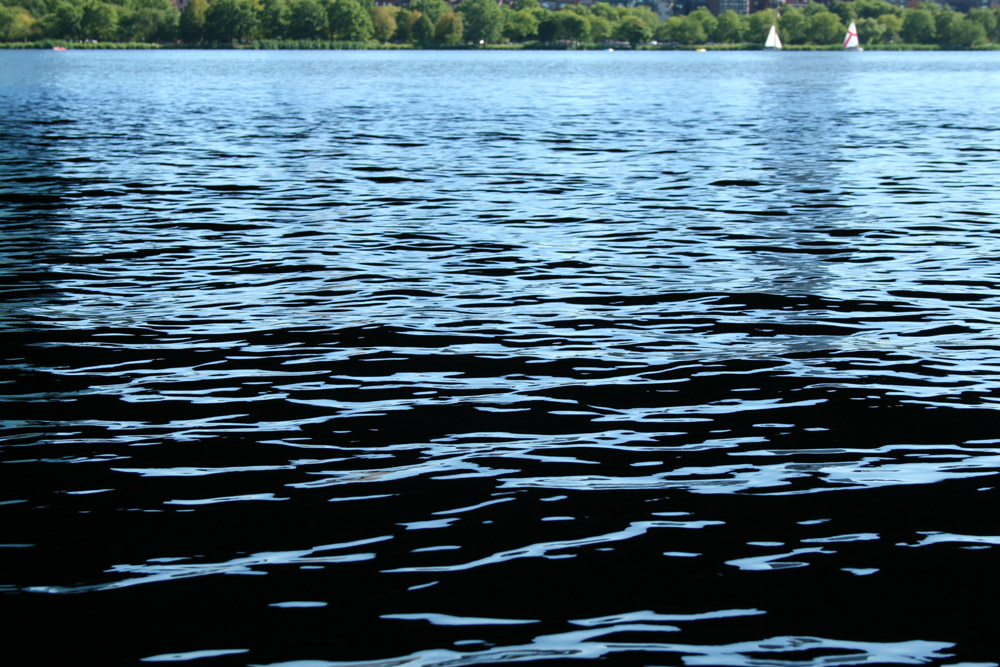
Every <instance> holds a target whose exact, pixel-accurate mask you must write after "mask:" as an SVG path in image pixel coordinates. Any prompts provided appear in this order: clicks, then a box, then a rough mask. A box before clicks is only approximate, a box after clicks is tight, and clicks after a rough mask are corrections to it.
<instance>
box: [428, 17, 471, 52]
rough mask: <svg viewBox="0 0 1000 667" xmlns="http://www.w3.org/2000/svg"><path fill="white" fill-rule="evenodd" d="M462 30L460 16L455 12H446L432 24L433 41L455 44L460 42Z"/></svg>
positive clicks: (447, 44)
mask: <svg viewBox="0 0 1000 667" xmlns="http://www.w3.org/2000/svg"><path fill="white" fill-rule="evenodd" d="M463 30H464V26H463V25H462V17H461V16H460V15H459V14H457V13H455V12H448V13H447V14H445V15H444V16H442V17H441V18H439V19H438V21H437V24H436V25H435V26H434V41H435V42H437V43H438V44H443V45H445V46H457V45H459V44H461V43H462V31H463Z"/></svg>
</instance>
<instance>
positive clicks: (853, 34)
mask: <svg viewBox="0 0 1000 667" xmlns="http://www.w3.org/2000/svg"><path fill="white" fill-rule="evenodd" d="M844 48H845V49H849V50H851V51H864V49H863V48H862V47H861V44H860V43H859V42H858V26H856V25H854V21H851V26H850V27H849V28H848V29H847V34H846V35H845V36H844Z"/></svg>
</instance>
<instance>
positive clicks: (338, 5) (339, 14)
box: [296, 0, 434, 42]
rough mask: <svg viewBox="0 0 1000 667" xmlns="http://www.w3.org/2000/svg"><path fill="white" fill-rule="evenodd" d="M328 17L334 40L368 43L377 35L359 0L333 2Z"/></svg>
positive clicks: (369, 16)
mask: <svg viewBox="0 0 1000 667" xmlns="http://www.w3.org/2000/svg"><path fill="white" fill-rule="evenodd" d="M299 1H300V0H296V2H299ZM328 15H329V21H330V31H331V32H332V33H333V38H334V39H340V40H344V41H347V42H367V41H368V40H369V39H371V38H372V35H374V34H375V26H374V25H372V17H371V14H369V13H368V12H367V11H365V9H364V7H362V6H361V3H359V2H358V0H333V2H331V3H330V6H329V11H328ZM433 33H434V27H433V26H431V34H432V35H433Z"/></svg>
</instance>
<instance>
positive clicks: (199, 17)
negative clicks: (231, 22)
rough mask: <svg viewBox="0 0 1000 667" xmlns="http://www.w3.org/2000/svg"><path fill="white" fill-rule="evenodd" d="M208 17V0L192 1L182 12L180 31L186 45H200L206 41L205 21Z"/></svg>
mask: <svg viewBox="0 0 1000 667" xmlns="http://www.w3.org/2000/svg"><path fill="white" fill-rule="evenodd" d="M207 15H208V2H207V1H206V0H190V2H188V3H187V5H186V6H185V7H184V11H183V12H181V19H180V25H179V26H178V31H179V32H180V35H181V39H182V40H184V42H185V43H186V44H198V43H200V42H201V41H202V40H204V39H205V21H206V17H207Z"/></svg>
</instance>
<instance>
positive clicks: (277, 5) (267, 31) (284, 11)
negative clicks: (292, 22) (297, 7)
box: [260, 0, 291, 39]
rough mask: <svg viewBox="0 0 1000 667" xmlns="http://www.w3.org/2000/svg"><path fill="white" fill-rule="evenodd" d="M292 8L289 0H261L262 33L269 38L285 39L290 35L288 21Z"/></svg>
mask: <svg viewBox="0 0 1000 667" xmlns="http://www.w3.org/2000/svg"><path fill="white" fill-rule="evenodd" d="M290 17H291V8H290V7H289V6H288V0H261V3H260V26H261V33H262V34H263V36H264V37H267V38H268V39H285V38H286V37H288V23H289V19H290Z"/></svg>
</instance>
